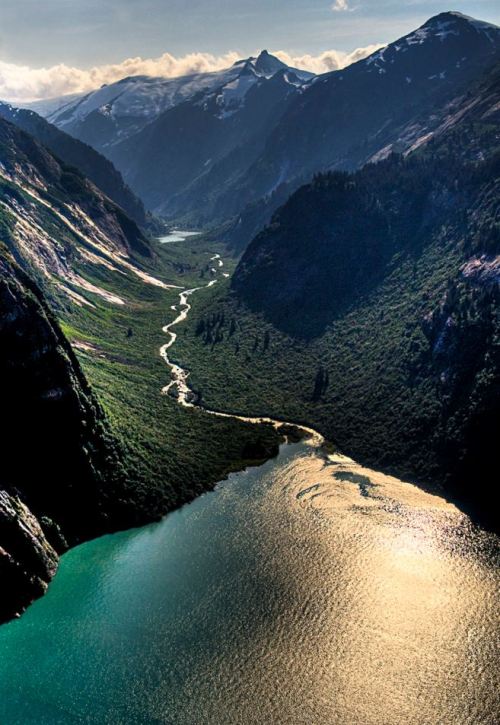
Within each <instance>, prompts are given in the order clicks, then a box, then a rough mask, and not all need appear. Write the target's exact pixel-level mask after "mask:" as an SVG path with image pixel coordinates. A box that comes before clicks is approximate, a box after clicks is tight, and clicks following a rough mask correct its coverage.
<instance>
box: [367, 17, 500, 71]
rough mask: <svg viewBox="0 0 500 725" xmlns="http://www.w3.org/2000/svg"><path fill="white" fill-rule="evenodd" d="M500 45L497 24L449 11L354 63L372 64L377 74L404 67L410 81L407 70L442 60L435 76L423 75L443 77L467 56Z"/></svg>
mask: <svg viewBox="0 0 500 725" xmlns="http://www.w3.org/2000/svg"><path fill="white" fill-rule="evenodd" d="M499 45H500V28H499V27H497V26H496V25H492V24H490V23H485V22H483V21H481V20H476V19H475V18H470V17H468V16H467V15H463V14H462V13H459V12H455V11H452V12H445V13H440V14H439V15H436V16H434V17H433V18H430V20H428V21H427V22H426V23H424V25H422V26H421V27H420V28H418V29H417V30H414V31H413V32H412V33H409V34H408V35H406V36H404V37H403V38H400V39H399V40H397V41H395V42H394V43H391V44H390V45H388V46H386V47H385V48H382V49H381V50H378V51H377V52H376V53H374V54H373V55H371V56H370V57H369V58H367V59H366V60H364V61H360V62H359V63H358V64H357V65H358V66H360V67H363V66H364V67H366V66H368V67H371V70H372V72H373V71H375V72H378V73H379V74H387V73H389V74H391V71H392V67H393V66H397V67H398V69H399V72H400V75H401V74H402V73H401V71H402V70H403V69H404V75H403V78H404V79H406V78H410V81H408V82H411V75H408V76H406V73H407V72H410V70H412V74H413V75H416V74H418V73H419V72H420V71H423V72H424V73H425V71H426V68H427V67H430V66H431V65H435V64H436V63H441V64H442V68H440V69H439V70H440V72H439V73H438V74H437V75H434V76H432V77H431V76H428V75H425V78H426V79H427V78H431V79H432V78H438V79H441V80H444V79H445V78H446V74H447V73H448V72H451V69H452V68H453V69H454V70H460V68H462V67H464V65H465V64H467V62H468V59H469V58H473V57H475V56H476V55H477V54H478V53H483V52H484V51H486V52H492V53H493V52H496V51H497V50H498V47H499ZM488 49H489V50H488ZM405 54H406V60H405V61H404V60H403V56H404V55H405ZM417 56H418V58H417ZM396 58H398V60H397V63H396Z"/></svg>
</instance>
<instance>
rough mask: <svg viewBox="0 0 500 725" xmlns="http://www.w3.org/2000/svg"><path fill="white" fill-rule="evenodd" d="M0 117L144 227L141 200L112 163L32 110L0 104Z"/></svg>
mask: <svg viewBox="0 0 500 725" xmlns="http://www.w3.org/2000/svg"><path fill="white" fill-rule="evenodd" d="M0 116H1V117H2V118H4V119H6V120H7V121H10V122H11V123H13V124H14V125H15V126H17V127H18V128H20V129H22V130H23V131H26V133H29V134H31V136H33V137H34V138H36V139H37V141H39V142H40V143H41V144H43V145H44V146H46V147H47V148H48V149H50V151H52V153H53V154H55V155H56V156H57V157H58V158H59V159H61V161H63V162H64V163H65V164H68V166H74V167H75V168H77V169H78V170H79V171H81V172H82V174H84V175H85V176H86V177H87V178H88V179H90V180H91V181H92V182H93V183H94V184H95V185H96V186H97V187H98V188H99V189H100V190H101V191H103V192H104V193H105V194H106V195H107V196H109V198H110V199H112V201H114V202H115V203H116V204H118V205H119V206H121V208H122V209H123V210H124V211H125V212H126V213H127V214H128V216H129V217H130V218H131V219H133V220H134V221H135V222H136V223H137V224H139V225H140V226H142V227H144V226H146V224H147V223H148V216H147V214H146V211H145V209H144V205H143V203H142V202H141V201H140V199H138V198H137V197H136V196H135V195H134V194H133V193H132V191H131V190H130V189H129V188H128V186H127V185H126V184H125V182H124V181H123V178H122V176H121V174H120V172H119V171H117V170H116V169H115V167H114V166H113V164H112V163H111V162H110V161H108V159H106V158H105V157H104V156H102V155H101V154H100V153H98V152H97V151H96V150H95V149H93V148H92V147H91V146H88V145H87V144H85V143H83V142H82V141H79V140H78V139H76V138H73V137H72V136H69V135H68V134H67V133H64V131H61V130H59V129H58V128H57V127H56V126H53V125H52V124H51V123H49V122H48V121H46V120H45V119H44V118H42V117H41V116H39V115H38V114H37V113H35V112H34V111H29V110H26V109H22V108H14V107H12V106H10V105H9V104H7V103H0Z"/></svg>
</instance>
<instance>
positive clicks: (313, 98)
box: [219, 12, 500, 249]
mask: <svg viewBox="0 0 500 725" xmlns="http://www.w3.org/2000/svg"><path fill="white" fill-rule="evenodd" d="M499 59H500V28H498V27H496V26H494V25H490V24H487V23H482V22H481V21H477V20H474V19H472V18H467V17H465V16H463V15H461V14H460V13H454V12H450V13H442V14H441V15H437V16H436V17H434V18H431V19H430V20H429V21H428V22H427V23H425V24H424V25H423V26H422V27H421V28H419V29H418V30H416V31H415V32H413V33H410V34H409V35H407V36H405V37H404V38H401V39H400V40H397V41H396V42H394V43H391V44H390V45H388V46H387V47H386V48H383V49H382V50H379V51H377V52H376V53H374V54H373V55H372V56H370V57H369V58H366V59H364V60H361V61H359V62H358V63H355V64H353V65H351V66H349V67H348V68H346V69H344V70H341V71H335V72H333V73H329V74H326V75H324V76H320V77H319V78H318V79H317V80H316V81H315V82H314V83H312V84H310V86H309V87H308V88H307V89H305V90H304V92H303V93H301V94H300V96H298V97H297V98H296V99H294V101H293V103H292V104H291V105H290V107H289V108H288V109H287V111H286V113H284V114H283V116H282V118H281V119H280V121H279V123H278V124H277V126H276V128H275V129H274V130H273V131H272V133H270V134H269V137H268V140H267V143H266V146H265V148H264V150H263V151H262V153H261V155H260V157H259V159H257V160H256V162H255V163H254V164H253V166H252V168H251V169H250V170H249V171H248V173H246V174H245V175H244V176H243V177H241V178H240V179H239V180H236V181H235V182H234V184H233V187H232V189H231V191H230V193H226V194H225V196H224V197H221V198H220V199H219V208H220V209H223V210H224V216H225V217H226V218H227V217H229V216H230V215H231V214H233V213H234V214H239V212H240V211H241V210H242V209H243V208H244V207H245V205H247V204H248V205H250V207H249V208H248V209H245V211H244V212H243V214H242V215H241V218H239V217H238V218H237V221H236V224H235V225H234V227H233V229H232V230H231V233H229V234H228V239H229V241H230V242H235V244H236V246H237V247H238V248H240V249H241V248H244V245H245V244H246V243H248V241H249V240H250V238H251V234H252V233H253V232H255V231H256V226H255V224H254V219H255V208H254V206H253V205H254V204H255V203H256V202H258V200H259V199H263V200H264V203H263V202H262V201H260V202H259V206H260V215H259V220H258V222H259V223H260V225H261V226H262V225H263V224H264V223H265V222H267V221H268V220H269V218H270V216H271V214H272V212H273V211H274V210H275V209H276V208H277V207H278V206H279V204H280V203H282V202H283V201H284V198H283V196H284V195H283V194H282V193H281V189H280V187H281V186H283V185H285V193H286V194H287V195H289V194H290V193H291V191H293V190H295V189H296V188H298V186H300V184H301V183H304V182H305V181H307V180H309V179H310V178H311V177H312V175H313V174H314V173H316V172H318V171H322V170H323V171H324V170H331V169H343V170H354V169H356V168H360V167H361V166H363V165H364V164H365V163H367V162H369V161H373V160H380V159H382V158H384V157H387V155H388V154H390V153H391V152H397V153H405V152H407V151H409V150H410V149H411V148H412V146H413V145H414V144H415V143H416V141H417V139H419V138H420V139H421V140H422V141H424V140H425V138H426V137H427V138H428V137H430V135H431V134H432V133H433V130H434V127H435V126H436V125H438V122H439V119H444V117H446V115H447V111H448V107H449V105H450V104H452V103H453V102H455V103H456V101H457V100H458V99H459V98H460V97H461V96H463V94H465V93H466V92H467V89H468V87H469V85H470V83H471V82H472V81H474V79H480V77H481V76H482V74H483V73H485V72H486V71H488V69H489V68H491V67H492V66H493V65H494V64H495V63H496V62H498V60H499ZM273 194H276V202H274V201H273V199H272V196H273ZM245 229H246V230H247V233H245Z"/></svg>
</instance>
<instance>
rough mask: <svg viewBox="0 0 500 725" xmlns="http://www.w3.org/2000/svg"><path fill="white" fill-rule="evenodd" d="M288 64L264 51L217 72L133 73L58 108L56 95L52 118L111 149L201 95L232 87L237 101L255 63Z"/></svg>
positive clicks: (264, 71) (270, 70) (271, 68)
mask: <svg viewBox="0 0 500 725" xmlns="http://www.w3.org/2000/svg"><path fill="white" fill-rule="evenodd" d="M285 67H286V66H285V65H284V64H283V63H281V62H280V61H279V60H278V59H277V58H273V57H271V56H270V55H269V54H268V53H267V52H265V51H264V53H262V54H261V56H259V58H249V59H248V60H247V61H239V62H237V63H235V64H234V65H233V66H232V67H230V68H227V69H225V70H222V71H215V72H212V73H193V74H190V75H187V76H181V77H179V78H154V77H149V76H132V77H129V78H124V79H122V80H120V81H118V82H117V83H112V84H110V85H105V86H103V87H102V88H100V89H98V90H96V91H92V92H90V93H87V94H82V95H80V96H78V97H76V98H75V97H74V96H72V97H71V98H70V99H69V101H66V99H65V98H64V97H62V98H61V99H60V102H59V107H57V108H55V109H54V106H55V105H56V103H57V101H56V100H54V101H53V102H52V103H51V106H52V109H51V110H50V111H49V114H48V116H47V119H48V120H49V121H50V122H51V123H53V124H55V125H56V126H57V127H58V128H60V129H61V130H63V131H66V132H67V133H69V134H71V135H72V136H74V137H76V138H78V139H80V140H81V141H84V142H86V143H88V144H90V145H91V146H93V147H94V148H96V149H97V150H98V151H101V152H103V153H105V154H106V155H107V154H108V151H107V149H109V148H111V147H112V146H114V145H115V144H116V143H119V142H120V141H123V140H124V139H126V138H129V137H130V136H132V135H134V134H135V133H137V132H138V131H140V130H142V129H143V128H144V127H145V126H146V125H147V124H149V123H151V122H152V121H154V120H156V119H157V118H158V117H159V116H160V115H161V114H162V113H163V112H164V111H167V110H168V109H170V108H174V107H175V106H177V105H179V104H181V103H184V102H186V101H189V100H191V99H193V98H194V97H195V96H198V97H200V96H203V95H204V94H210V93H213V92H214V91H215V90H216V89H218V88H222V87H227V91H226V96H227V100H228V102H229V103H232V102H234V101H236V99H237V96H238V95H239V94H241V92H244V88H243V87H246V88H247V89H248V87H249V86H250V85H251V83H250V80H251V79H250V78H249V77H248V78H246V79H245V80H244V82H243V83H242V84H240V83H239V78H240V76H241V75H242V74H243V75H246V71H247V69H249V68H253V69H254V71H255V73H254V80H256V79H257V78H261V77H270V76H272V75H274V73H276V72H278V70H280V69H282V68H285ZM296 73H297V74H299V75H300V77H301V78H302V79H308V78H311V77H312V74H311V73H307V72H304V71H296ZM232 83H234V84H235V86H234V88H233V87H232V86H231V84H232ZM238 89H239V90H238ZM41 103H42V105H40V110H41V112H42V113H43V112H44V111H45V112H47V108H46V104H45V102H41ZM33 108H34V110H37V106H35V105H33Z"/></svg>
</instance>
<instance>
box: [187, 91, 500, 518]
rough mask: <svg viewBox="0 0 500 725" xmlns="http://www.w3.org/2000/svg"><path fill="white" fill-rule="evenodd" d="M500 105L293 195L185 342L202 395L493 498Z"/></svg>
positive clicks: (482, 504) (470, 498) (466, 495)
mask: <svg viewBox="0 0 500 725" xmlns="http://www.w3.org/2000/svg"><path fill="white" fill-rule="evenodd" d="M494 108H496V100H495V98H494V97H493V96H492V97H490V105H489V107H488V112H486V111H485V109H484V108H483V116H484V114H486V116H485V117H484V118H483V117H481V118H482V120H480V119H476V122H475V123H474V124H468V123H465V122H464V125H463V126H461V127H457V128H455V129H454V130H453V131H451V132H450V133H449V134H444V135H442V136H440V137H439V139H437V140H436V141H435V142H433V143H431V144H430V145H429V146H428V147H426V149H425V151H423V152H419V153H416V154H413V155H412V156H411V157H409V158H408V159H406V160H405V159H404V158H402V157H400V156H392V157H390V158H389V159H387V160H386V161H384V162H381V163H378V164H373V165H368V166H367V167H365V168H364V169H363V170H362V171H360V172H357V173H356V174H354V175H349V174H347V173H339V172H335V173H331V174H326V175H319V176H317V177H316V178H315V180H314V181H313V183H312V184H310V185H308V186H305V187H303V188H302V189H300V190H299V191H297V192H296V193H295V194H294V195H293V196H292V197H291V199H290V200H289V201H288V202H287V203H286V204H285V205H284V206H283V207H282V209H281V210H280V211H279V212H278V213H277V214H276V215H275V217H274V218H273V220H272V223H271V224H270V225H269V227H268V228H267V229H265V230H264V231H263V232H261V233H260V234H259V235H258V236H257V237H256V238H255V239H254V241H253V242H252V243H251V245H250V246H249V248H248V249H247V251H246V253H245V254H244V256H243V258H242V260H241V262H240V264H239V265H238V268H237V270H236V273H235V275H234V278H233V280H232V285H231V288H230V289H229V290H228V291H227V293H225V294H222V293H221V292H219V295H218V299H216V300H215V301H214V302H213V305H212V307H211V308H210V309H209V310H208V312H207V311H203V312H200V313H199V316H198V317H197V318H196V317H195V318H194V319H193V322H192V325H191V327H190V329H189V333H190V334H189V335H188V336H187V337H186V338H185V339H184V340H183V342H182V344H183V345H184V351H183V357H182V359H183V360H184V359H190V360H193V359H195V360H196V364H194V365H193V364H192V363H191V365H192V367H193V368H194V369H193V372H192V382H193V386H194V387H195V389H196V390H198V391H199V392H200V393H201V394H202V395H203V396H204V399H205V401H206V403H207V404H208V405H211V406H216V407H217V406H218V407H222V408H224V409H227V408H228V407H230V408H231V409H233V410H238V411H242V412H247V413H248V412H252V413H253V414H256V413H263V412H266V413H271V414H274V415H277V416H282V417H285V418H287V419H291V420H302V421H306V422H308V423H310V424H313V425H314V426H317V427H318V428H319V429H320V430H321V431H322V432H323V433H325V434H326V435H327V436H328V437H329V438H330V439H331V440H333V441H335V442H336V443H337V444H338V445H339V446H340V447H341V448H342V450H343V451H344V452H346V453H348V454H350V455H352V456H353V457H355V458H356V459H357V460H359V461H362V462H365V463H367V464H369V465H370V466H371V467H375V468H380V469H383V470H386V471H391V472H395V473H397V474H398V475H400V476H403V477H407V478H410V479H413V480H416V481H419V482H421V483H431V482H433V483H436V484H438V485H441V486H443V487H444V490H445V491H448V492H451V493H453V494H457V495H458V496H459V498H461V499H462V500H463V501H465V502H466V503H467V505H473V506H477V507H478V508H482V510H483V512H484V511H487V508H488V500H489V496H490V493H491V485H492V482H491V480H490V477H489V474H488V471H489V470H491V468H490V464H489V461H490V457H491V451H492V450H493V449H494V445H495V440H497V439H498V434H499V430H498V420H497V416H496V411H497V410H498V404H499V400H500V397H499V396H500V389H499V376H498V372H499V347H498V332H499V328H498V326H499V316H498V304H499V288H498V282H499V277H500V262H499V254H500V209H499V198H500V173H499V172H500V156H499V154H498V151H497V147H498V139H499V136H498V120H497V118H496V116H495V115H494V114H493V113H491V111H492V109H494ZM473 159H474V160H473ZM478 159H483V160H482V161H478Z"/></svg>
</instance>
